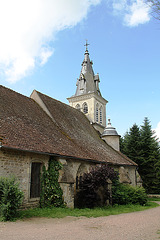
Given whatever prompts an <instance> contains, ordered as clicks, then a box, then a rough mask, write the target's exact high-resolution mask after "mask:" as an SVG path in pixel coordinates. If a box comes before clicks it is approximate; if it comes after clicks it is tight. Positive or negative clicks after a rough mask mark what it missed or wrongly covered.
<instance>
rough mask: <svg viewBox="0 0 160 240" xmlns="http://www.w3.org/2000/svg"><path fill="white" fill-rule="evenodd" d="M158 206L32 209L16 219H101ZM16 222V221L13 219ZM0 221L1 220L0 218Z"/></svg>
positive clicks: (20, 212) (148, 204)
mask: <svg viewBox="0 0 160 240" xmlns="http://www.w3.org/2000/svg"><path fill="white" fill-rule="evenodd" d="M157 206H159V205H158V204H157V203H155V202H148V203H147V204H146V205H145V206H141V205H115V206H113V207H111V206H108V207H104V208H94V209H89V208H85V209H77V208H75V209H70V208H55V207H53V208H33V209H27V210H20V211H19V216H18V218H17V219H25V218H32V217H47V218H64V217H67V216H73V217H81V216H84V217H88V218H90V217H103V216H109V215H117V214H122V213H130V212H136V211H143V210H146V209H149V208H154V207H157ZM15 220H16V219H15ZM0 221H2V218H0Z"/></svg>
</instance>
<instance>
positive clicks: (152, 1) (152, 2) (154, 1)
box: [146, 0, 160, 20]
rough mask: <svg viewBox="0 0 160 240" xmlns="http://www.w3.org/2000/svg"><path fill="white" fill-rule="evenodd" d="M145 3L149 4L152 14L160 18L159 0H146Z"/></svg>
mask: <svg viewBox="0 0 160 240" xmlns="http://www.w3.org/2000/svg"><path fill="white" fill-rule="evenodd" d="M146 4H147V5H148V6H150V8H151V14H152V16H153V17H154V18H156V19H158V20H160V0H146Z"/></svg>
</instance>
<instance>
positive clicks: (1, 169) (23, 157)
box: [0, 150, 49, 206]
mask: <svg viewBox="0 0 160 240" xmlns="http://www.w3.org/2000/svg"><path fill="white" fill-rule="evenodd" d="M48 159H49V157H48V156H45V155H39V154H31V153H25V152H18V151H8V150H3V151H0V177H2V176H3V177H10V176H14V177H16V179H17V180H18V182H19V184H20V189H21V190H22V191H23V193H24V200H23V205H25V206H27V205H32V204H34V203H35V202H37V201H36V199H31V198H30V182H31V163H32V162H39V163H42V164H46V165H47V163H48Z"/></svg>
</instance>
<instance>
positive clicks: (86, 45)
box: [84, 39, 90, 51]
mask: <svg viewBox="0 0 160 240" xmlns="http://www.w3.org/2000/svg"><path fill="white" fill-rule="evenodd" d="M88 45H90V44H89V43H88V40H87V39H86V44H85V45H84V46H85V47H86V51H88Z"/></svg>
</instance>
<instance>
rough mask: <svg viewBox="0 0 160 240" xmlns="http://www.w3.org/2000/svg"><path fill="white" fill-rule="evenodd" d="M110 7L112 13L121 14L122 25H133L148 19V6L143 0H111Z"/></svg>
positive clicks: (145, 21)
mask: <svg viewBox="0 0 160 240" xmlns="http://www.w3.org/2000/svg"><path fill="white" fill-rule="evenodd" d="M109 2H110V0H109ZM112 8H113V12H114V14H116V15H120V16H122V17H123V20H124V25H126V26H129V27H135V26H138V25H139V24H144V23H147V22H148V21H149V20H150V15H149V13H150V7H149V6H148V5H146V4H145V2H144V0H113V1H112Z"/></svg>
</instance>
